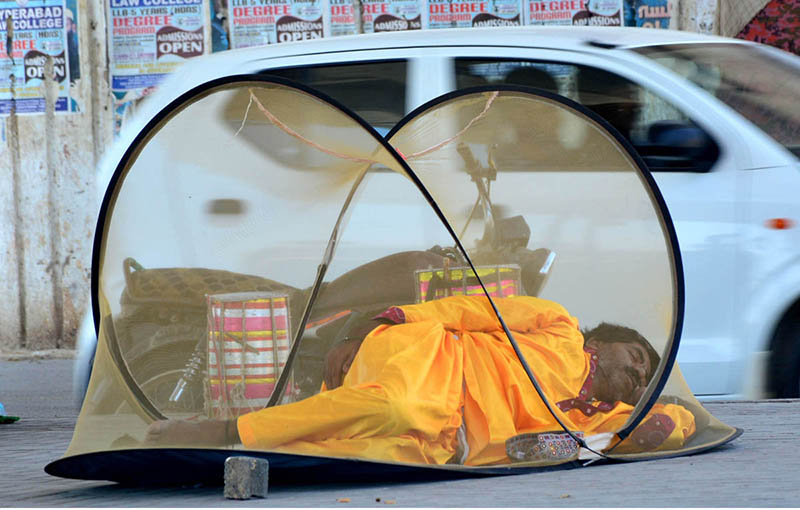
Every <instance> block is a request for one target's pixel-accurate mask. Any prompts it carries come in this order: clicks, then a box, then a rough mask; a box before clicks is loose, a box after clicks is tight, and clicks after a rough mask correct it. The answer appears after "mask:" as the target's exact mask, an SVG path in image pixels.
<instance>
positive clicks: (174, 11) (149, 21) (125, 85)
mask: <svg viewBox="0 0 800 510" xmlns="http://www.w3.org/2000/svg"><path fill="white" fill-rule="evenodd" d="M107 5H108V47H109V49H108V52H109V60H110V72H111V89H112V90H113V91H114V92H123V93H133V95H134V96H140V95H141V94H142V91H145V90H149V89H152V87H155V86H156V85H158V84H159V83H160V82H161V80H163V79H164V77H166V76H167V75H168V74H169V73H171V72H173V71H175V70H176V69H177V68H178V67H179V66H180V65H181V64H182V63H183V62H185V61H186V60H187V59H190V58H193V57H198V56H200V55H203V54H206V53H210V48H208V47H207V46H208V45H207V44H206V30H207V28H206V27H207V26H209V23H208V22H207V18H208V16H209V14H208V8H207V7H206V6H205V2H204V0H109V3H108V4H107ZM130 95H131V94H126V96H128V97H126V99H130V97H129V96H130Z"/></svg>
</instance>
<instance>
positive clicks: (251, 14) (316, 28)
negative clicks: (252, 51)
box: [228, 0, 328, 48]
mask: <svg viewBox="0 0 800 510" xmlns="http://www.w3.org/2000/svg"><path fill="white" fill-rule="evenodd" d="M327 5H328V2H327V0H228V16H229V24H230V34H229V36H230V42H231V48H249V47H252V46H263V45H265V44H275V43H284V42H292V41H305V40H308V39H322V37H323V36H324V35H325V32H326V30H325V25H326V23H325V20H324V19H323V18H327V17H328V12H327V11H328V10H327V9H326V8H325V7H326V6H327Z"/></svg>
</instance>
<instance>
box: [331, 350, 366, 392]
mask: <svg viewBox="0 0 800 510" xmlns="http://www.w3.org/2000/svg"><path fill="white" fill-rule="evenodd" d="M359 347H361V340H347V341H345V342H342V343H340V344H338V345H336V346H334V347H333V348H332V349H331V350H330V351H329V352H328V354H327V356H326V357H325V374H324V380H325V387H326V388H327V389H329V390H332V389H335V388H338V387H339V386H341V385H342V381H344V376H345V375H347V372H348V371H349V370H350V365H351V364H352V363H353V360H354V359H355V357H356V354H357V353H358V349H359Z"/></svg>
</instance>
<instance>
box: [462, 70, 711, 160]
mask: <svg viewBox="0 0 800 510" xmlns="http://www.w3.org/2000/svg"><path fill="white" fill-rule="evenodd" d="M455 78H456V80H455V83H456V87H457V88H459V89H461V88H467V87H470V86H476V85H488V84H501V83H502V84H515V85H526V86H531V87H536V88H539V89H543V90H546V91H548V92H553V93H556V94H560V95H563V96H565V97H568V98H570V99H572V100H574V101H577V102H579V103H581V104H583V105H585V106H586V107H587V108H589V109H591V110H592V111H594V112H595V113H597V114H598V115H600V116H601V117H603V118H604V119H605V120H607V121H608V122H609V123H610V124H611V125H612V126H614V127H615V128H616V129H617V130H618V131H619V132H620V134H622V136H623V137H625V138H626V139H627V140H628V141H629V142H630V143H631V144H632V145H633V146H634V148H635V149H636V150H637V152H638V153H639V154H640V155H641V156H642V158H643V159H644V160H645V162H646V163H647V165H648V167H649V168H650V170H652V171H656V172H658V171H661V172H664V171H671V172H707V171H709V170H710V169H711V167H712V166H713V165H714V162H715V161H716V160H717V158H718V157H719V146H718V145H717V144H716V142H714V140H713V139H712V137H711V136H710V135H709V134H708V133H707V132H706V131H704V130H703V129H702V128H701V127H700V126H698V125H697V124H696V123H695V122H693V121H692V120H691V119H690V118H689V117H688V116H687V115H685V114H684V113H683V112H681V111H680V110H679V109H677V108H676V107H675V106H673V105H672V104H670V103H669V102H667V101H665V100H664V99H662V98H661V97H659V96H658V95H656V94H654V93H653V92H652V91H649V90H647V89H646V88H644V87H642V86H641V85H639V84H637V83H635V82H632V81H630V80H628V79H627V78H624V77H622V76H619V75H617V74H614V73H611V72H608V71H605V70H602V69H598V68H596V67H591V66H584V65H576V64H564V63H557V62H547V61H531V60H504V59H467V58H464V59H456V62H455Z"/></svg>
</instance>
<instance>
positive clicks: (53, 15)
mask: <svg viewBox="0 0 800 510" xmlns="http://www.w3.org/2000/svg"><path fill="white" fill-rule="evenodd" d="M66 4H67V2H66V1H65V0H40V1H38V2H36V3H35V4H34V3H33V2H29V1H27V0H10V1H9V0H0V115H9V114H10V113H11V111H12V109H13V110H14V111H15V112H16V113H18V114H41V113H44V112H45V109H46V103H45V96H44V94H45V90H44V88H43V87H42V85H43V84H44V83H45V81H46V80H45V72H46V70H47V69H48V66H49V65H50V64H49V63H48V62H50V63H51V65H52V75H51V76H52V78H53V80H54V81H55V82H56V83H57V87H58V91H57V97H56V98H55V111H56V112H60V113H63V112H70V111H76V110H77V104H76V102H75V101H74V100H73V99H72V98H71V97H70V83H71V82H74V81H75V80H76V79H78V78H79V77H80V68H79V66H78V65H76V64H79V63H80V62H79V61H77V51H78V49H77V37H76V35H77V34H76V33H75V30H76V25H75V24H74V23H73V21H74V16H75V13H74V12H72V10H70V9H67V6H66ZM68 25H69V26H68ZM68 31H69V32H70V34H68ZM73 35H74V36H73ZM70 41H71V42H72V43H73V44H74V45H75V47H74V48H73V47H71V46H70ZM73 55H74V58H75V59H76V62H69V57H72V56H73ZM70 71H71V72H72V73H73V76H71V75H70Z"/></svg>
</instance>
